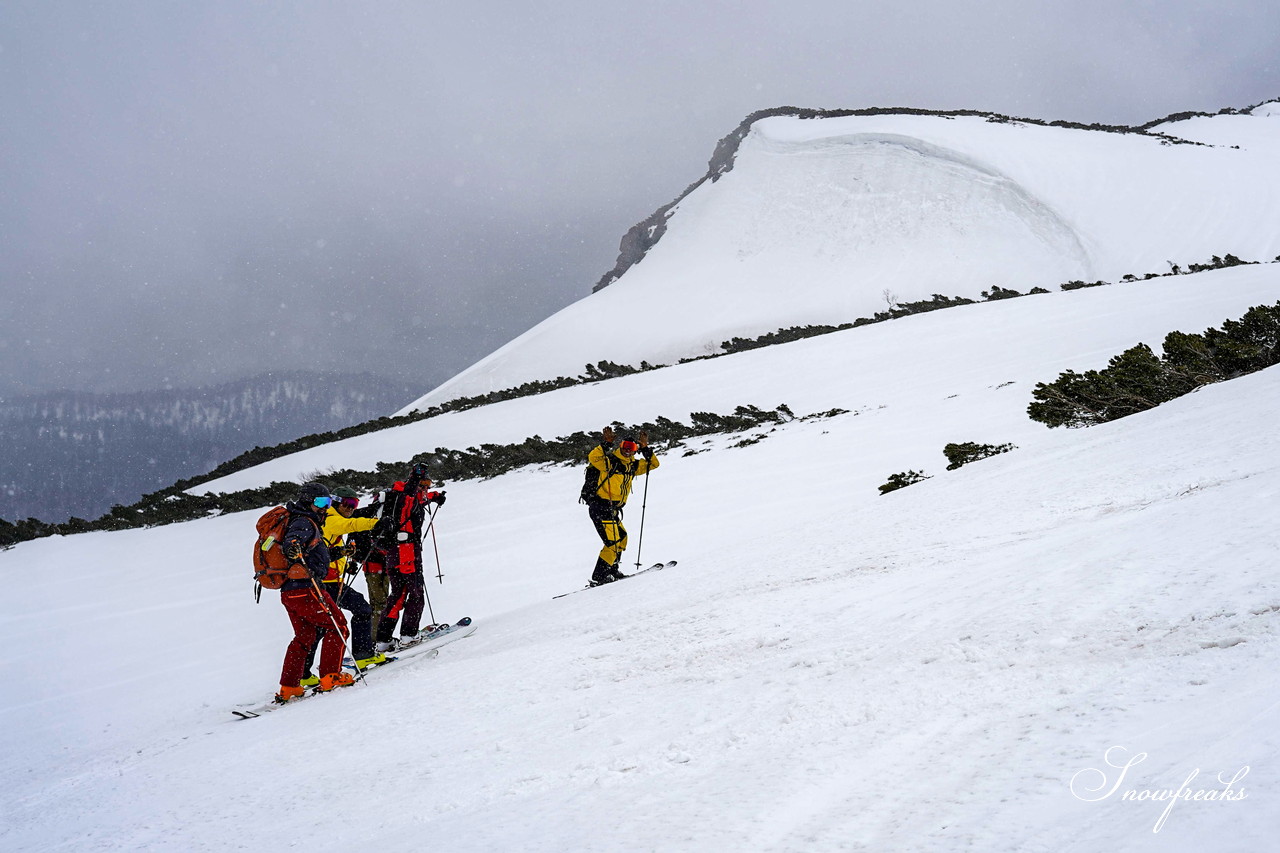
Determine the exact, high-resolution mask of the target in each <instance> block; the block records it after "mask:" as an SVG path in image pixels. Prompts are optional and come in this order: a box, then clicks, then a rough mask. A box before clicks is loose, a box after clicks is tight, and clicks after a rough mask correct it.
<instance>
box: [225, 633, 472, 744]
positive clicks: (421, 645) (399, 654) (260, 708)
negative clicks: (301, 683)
mask: <svg viewBox="0 0 1280 853" xmlns="http://www.w3.org/2000/svg"><path fill="white" fill-rule="evenodd" d="M475 632H476V626H475V625H474V624H472V622H471V617H470V616H464V617H463V618H461V619H459V620H458V621H457V622H456V623H454V624H453V625H441V626H438V627H437V628H436V629H435V630H434V631H424V632H423V633H422V634H421V635H420V637H419V639H418V640H417V641H415V642H413V643H412V644H407V645H405V646H403V647H402V648H400V649H397V650H396V653H395V655H394V656H393V655H387V659H386V660H385V661H384V662H382V663H378V664H373V665H371V666H366V667H363V668H361V669H360V670H358V671H359V672H360V673H362V674H364V675H368V674H369V673H371V672H373V671H374V670H383V669H387V668H389V667H392V666H395V665H401V664H403V663H404V662H405V661H406V660H418V659H421V660H429V659H430V658H434V657H436V656H437V655H439V654H440V647H441V646H446V645H448V644H449V643H452V642H455V641H457V640H461V639H464V638H466V637H470V636H471V635H472V634H474V633H475ZM342 665H343V667H344V668H345V669H348V670H352V671H356V665H355V661H354V660H352V659H351V658H350V657H347V658H344V659H343V662H342ZM323 695H325V694H324V693H322V692H320V691H319V690H316V689H315V688H311V689H310V690H308V691H307V692H306V693H304V694H302V695H301V696H299V697H298V698H296V699H290V700H289V701H288V702H285V703H280V702H275V701H271V702H264V703H263V704H261V705H256V706H253V707H241V708H233V709H232V710H231V713H232V714H233V715H235V717H236V718H237V719H240V720H252V719H256V718H257V717H261V716H262V715H263V714H268V713H270V712H272V711H275V710H277V709H279V708H288V707H289V706H291V705H296V704H298V703H299V702H302V701H305V700H307V699H310V698H312V697H313V696H323Z"/></svg>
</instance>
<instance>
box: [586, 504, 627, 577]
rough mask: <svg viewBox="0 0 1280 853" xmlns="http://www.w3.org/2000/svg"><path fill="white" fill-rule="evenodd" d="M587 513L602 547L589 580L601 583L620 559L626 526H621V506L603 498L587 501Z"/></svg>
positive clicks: (625, 543)
mask: <svg viewBox="0 0 1280 853" xmlns="http://www.w3.org/2000/svg"><path fill="white" fill-rule="evenodd" d="M587 514H588V515H590V516H591V524H592V526H594V527H595V529H596V534H597V535H599V537H600V541H601V542H603V543H604V547H603V548H601V549H600V556H599V557H597V558H596V567H595V570H594V571H593V572H592V573H591V580H593V581H595V582H596V583H601V582H602V581H604V579H605V578H606V577H608V576H609V575H610V574H612V573H613V572H614V571H615V570H616V569H617V567H618V562H619V561H620V560H621V559H622V552H623V551H624V550H625V549H626V547H627V528H625V527H623V526H622V507H621V506H620V505H619V504H615V503H612V502H610V501H605V500H599V499H596V500H593V501H589V502H588V503H587Z"/></svg>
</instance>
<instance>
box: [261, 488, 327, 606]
mask: <svg viewBox="0 0 1280 853" xmlns="http://www.w3.org/2000/svg"><path fill="white" fill-rule="evenodd" d="M289 517H290V513H289V510H288V509H286V508H284V507H282V506H278V507H275V508H274V509H270V510H268V511H267V512H266V514H264V515H263V516H262V517H261V518H259V519H258V541H257V542H255V543H254V545H253V579H254V580H255V581H257V582H258V585H259V586H261V587H265V588H266V589H279V588H280V587H282V586H284V582H285V581H286V580H290V579H295V578H292V575H293V574H295V573H296V570H292V569H291V568H290V562H289V559H288V558H287V557H285V555H284V547H283V546H282V545H281V544H280V542H281V540H282V539H284V534H285V533H286V532H287V531H288V530H289ZM307 521H311V519H309V518H308V519H307ZM311 524H312V526H313V527H316V534H315V536H313V537H312V538H311V541H310V542H309V543H308V544H307V548H308V549H310V548H314V547H315V546H316V543H317V542H318V541H319V540H320V528H319V527H318V526H317V525H316V523H315V522H314V521H311ZM307 574H310V573H309V572H308V573H307ZM307 574H303V575H300V577H302V578H305V577H306V576H307Z"/></svg>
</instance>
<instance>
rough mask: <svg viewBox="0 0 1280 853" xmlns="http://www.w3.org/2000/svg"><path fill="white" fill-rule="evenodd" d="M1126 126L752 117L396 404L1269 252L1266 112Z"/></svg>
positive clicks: (1275, 145)
mask: <svg viewBox="0 0 1280 853" xmlns="http://www.w3.org/2000/svg"><path fill="white" fill-rule="evenodd" d="M1154 130H1156V131H1158V132H1162V133H1167V134H1171V135H1174V134H1176V135H1183V134H1184V133H1185V135H1186V137H1187V138H1189V139H1194V140H1196V141H1197V142H1198V141H1200V138H1201V137H1203V138H1204V139H1205V140H1207V142H1206V143H1203V144H1168V141H1167V140H1163V139H1160V138H1158V137H1154V136H1149V135H1142V134H1120V133H1107V132H1101V131H1091V130H1084V129H1078V128H1063V127H1048V126H1043V125H1035V124H1023V123H1017V122H999V121H993V120H990V119H989V118H983V117H978V116H951V117H943V116H930V115H873V116H863V115H859V116H845V117H838V118H812V119H801V118H796V117H790V116H773V117H769V118H764V119H761V120H759V121H757V122H755V123H754V125H753V126H752V128H751V131H750V133H749V134H748V135H747V137H746V138H745V139H744V140H743V142H742V144H741V146H740V148H739V150H738V152H737V156H736V161H735V164H734V168H733V169H732V171H729V172H727V173H725V174H723V175H722V176H720V178H719V180H717V181H715V182H710V181H708V182H704V183H702V184H701V185H699V186H698V187H697V188H696V189H695V190H693V191H692V192H691V193H690V194H689V195H688V196H686V197H685V198H684V199H682V200H681V201H680V202H679V204H677V205H676V206H675V208H674V209H673V210H672V212H671V214H670V216H669V218H668V219H667V221H666V230H665V232H664V233H663V235H662V237H661V240H660V241H659V242H658V243H657V245H655V246H653V247H652V248H650V249H649V250H648V252H647V254H646V255H645V257H644V259H643V261H642V262H640V263H637V264H636V265H635V266H633V267H631V268H630V269H629V270H627V272H626V273H625V274H624V275H623V276H622V277H621V278H620V279H619V280H618V281H616V282H614V283H613V284H611V285H610V286H609V287H607V288H605V289H603V290H601V291H599V292H597V293H594V294H592V295H591V296H590V297H587V298H586V299H583V300H580V301H579V302H577V303H574V304H573V305H571V306H569V307H567V308H565V309H564V310H562V311H560V312H559V313H557V314H555V315H554V316H552V317H550V318H548V319H547V320H545V321H544V322H543V323H541V324H539V325H538V326H536V327H534V328H533V329H531V330H529V331H528V332H526V333H525V334H524V335H522V336H520V337H519V338H517V339H516V340H514V341H512V342H511V343H510V344H507V345H506V346H504V347H502V348H501V349H499V350H497V351H496V352H494V353H493V354H491V355H490V356H488V357H487V358H485V359H483V360H481V361H480V362H478V363H477V364H476V365H474V366H473V367H472V368H470V369H468V370H466V371H464V372H463V373H461V374H459V375H458V376H457V377H455V378H454V379H452V380H450V381H449V382H447V383H445V384H444V385H442V386H440V387H439V388H437V389H435V390H433V391H431V392H430V393H429V394H427V395H425V396H424V397H422V398H421V399H419V400H418V401H416V402H415V403H413V404H412V405H411V406H409V407H406V409H405V410H404V411H411V410H413V409H416V408H422V407H426V406H429V405H432V404H435V403H441V402H445V401H447V400H450V399H453V398H456V397H459V396H468V395H474V394H481V393H486V392H488V391H492V390H498V389H503V388H510V387H514V386H516V385H519V384H520V383H522V382H525V381H530V380H536V379H549V378H554V377H556V376H561V375H566V376H572V375H576V374H578V373H579V372H581V370H582V368H583V365H584V364H586V363H588V362H590V363H595V362H597V361H599V360H601V359H607V360H610V361H614V362H618V363H622V364H636V365H638V364H639V363H640V362H641V361H644V360H647V361H649V362H651V363H655V364H656V363H672V362H675V361H677V360H679V359H680V358H682V357H687V356H691V355H699V354H702V353H705V352H709V351H714V350H716V349H718V346H719V344H720V342H721V341H724V340H726V339H728V338H730V337H733V336H736V335H738V336H752V335H758V334H762V333H764V332H769V331H773V330H775V329H778V328H782V327H786V326H791V325H805V324H814V323H832V324H835V323H842V322H849V321H851V320H853V319H855V318H856V317H859V316H870V315H871V314H873V313H875V311H876V310H881V309H883V308H884V306H885V299H886V291H888V295H889V297H896V298H897V299H899V300H902V301H911V300H917V299H927V298H929V297H930V296H931V295H932V294H934V293H941V294H943V295H946V296H968V297H971V298H973V297H977V296H978V295H979V294H980V292H981V291H983V290H987V289H989V288H991V287H992V286H1000V287H1008V288H1013V289H1015V290H1019V291H1021V292H1024V293H1025V292H1026V291H1027V290H1029V289H1031V288H1032V287H1045V288H1056V287H1057V286H1058V285H1059V284H1061V283H1063V282H1065V281H1070V280H1073V279H1082V280H1093V279H1096V278H1102V279H1107V280H1111V281H1115V280H1118V279H1119V278H1120V277H1121V276H1124V275H1127V274H1134V275H1142V274H1145V273H1147V272H1163V271H1167V270H1168V268H1169V267H1168V265H1169V263H1171V262H1172V263H1179V264H1183V265H1185V264H1187V263H1191V262H1202V261H1206V260H1208V258H1209V257H1210V256H1212V255H1215V254H1217V255H1222V254H1225V253H1228V252H1229V253H1233V254H1236V255H1237V256H1239V257H1242V258H1244V259H1246V260H1272V259H1273V258H1275V257H1276V256H1277V255H1278V254H1280V206H1278V205H1277V204H1276V203H1275V194H1274V193H1266V194H1264V197H1263V198H1261V199H1259V198H1258V196H1259V192H1258V190H1259V188H1260V187H1274V186H1276V185H1277V184H1278V183H1280V121H1277V118H1276V116H1275V115H1272V114H1271V113H1270V112H1269V111H1268V110H1266V109H1263V108H1259V109H1257V110H1255V111H1254V114H1252V115H1222V116H1212V117H1195V118H1191V119H1187V120H1183V121H1175V122H1169V123H1167V124H1164V125H1160V126H1158V127H1156V128H1154Z"/></svg>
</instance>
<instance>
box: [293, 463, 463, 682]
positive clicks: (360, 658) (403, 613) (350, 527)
mask: <svg viewBox="0 0 1280 853" xmlns="http://www.w3.org/2000/svg"><path fill="white" fill-rule="evenodd" d="M431 485H432V483H431V480H429V479H427V478H426V469H425V467H423V466H422V465H417V466H415V467H414V469H413V472H412V473H411V474H410V475H409V479H408V480H405V481H403V482H397V483H396V484H395V485H394V486H392V487H391V488H390V489H388V490H387V491H386V492H385V493H384V494H383V495H381V496H380V500H378V501H375V502H374V503H373V504H372V505H370V506H369V507H367V508H364V509H361V508H360V498H359V495H358V494H357V493H356V491H355V490H354V489H350V488H347V487H340V488H338V489H336V490H334V492H332V493H330V491H329V489H328V487H326V486H325V485H324V484H322V483H317V482H310V483H307V484H305V485H304V486H302V488H301V489H300V490H299V492H298V497H297V499H296V500H294V501H291V502H289V503H287V504H285V508H286V509H287V510H288V511H289V526H288V528H287V529H286V531H285V534H284V536H283V537H282V538H281V540H280V544H281V547H282V549H283V551H284V554H285V556H286V557H287V558H288V560H289V561H290V563H291V565H293V566H295V567H298V568H297V569H296V570H295V571H294V572H292V573H291V574H292V575H297V577H292V576H291V577H290V579H288V580H286V581H285V582H284V585H283V586H282V587H281V588H280V603H281V604H283V605H284V608H285V611H286V612H287V613H288V614H289V621H290V622H291V623H292V625H293V639H292V640H290V642H289V647H288V648H287V649H286V650H285V655H284V666H283V668H282V669H281V671H280V692H279V693H277V694H276V701H278V702H287V701H289V700H290V699H293V698H295V697H298V696H301V695H302V694H303V693H304V692H305V690H306V688H307V687H312V686H314V687H315V688H316V689H317V690H319V691H328V690H333V689H334V688H337V687H346V686H348V685H350V684H353V683H354V681H355V679H354V677H353V676H352V675H351V674H350V673H348V672H346V671H344V670H343V667H342V663H343V655H344V652H345V650H346V641H347V639H348V638H350V640H351V652H352V657H353V658H354V659H355V665H356V667H357V668H358V669H365V668H367V667H370V666H377V665H378V664H381V663H385V662H386V660H387V656H386V655H387V652H390V651H394V650H395V649H396V648H398V647H400V646H406V645H412V644H413V643H415V642H417V641H418V639H419V636H418V635H419V631H420V630H421V628H422V611H423V606H424V603H425V601H426V583H425V579H424V575H423V570H422V537H423V533H424V532H425V530H424V527H423V522H424V521H425V520H426V517H427V507H428V506H430V505H432V504H434V505H435V506H437V507H439V506H442V505H443V504H444V502H445V493H444V492H443V491H439V492H437V491H431ZM357 558H359V559H357ZM361 569H363V571H364V575H365V584H366V587H367V589H368V591H369V598H370V599H372V602H370V601H369V600H366V599H365V597H364V596H363V595H361V594H360V592H359V591H357V590H356V589H355V588H354V587H353V586H352V583H351V582H352V581H353V580H354V579H355V576H356V575H357V574H358V573H359V572H360V571H361ZM344 610H346V611H348V612H350V613H351V620H350V625H348V621H347V619H346V617H344V615H343V613H342V611H344ZM375 614H376V619H375ZM397 623H398V624H399V627H400V635H399V638H396V637H395V633H396V625H397ZM428 627H431V626H428ZM317 650H318V651H319V665H318V666H315V663H316V660H315V659H316V653H317ZM313 667H314V669H315V670H317V671H318V673H319V674H318V675H317V674H314V673H313Z"/></svg>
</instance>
